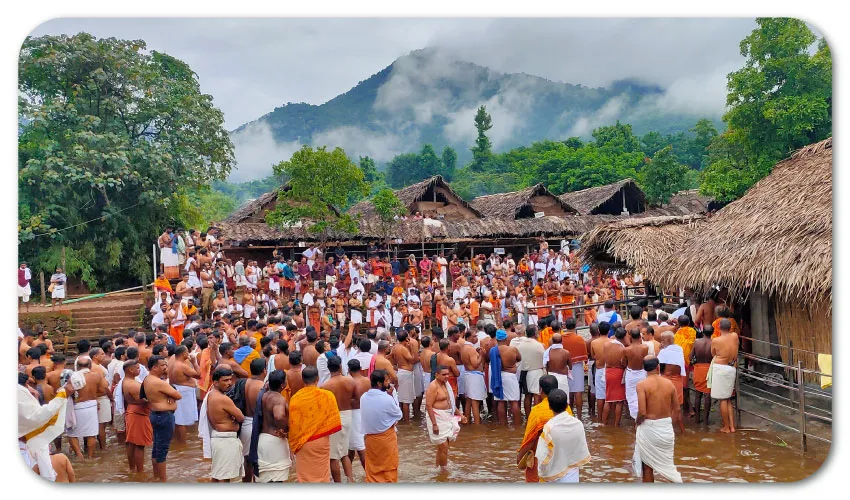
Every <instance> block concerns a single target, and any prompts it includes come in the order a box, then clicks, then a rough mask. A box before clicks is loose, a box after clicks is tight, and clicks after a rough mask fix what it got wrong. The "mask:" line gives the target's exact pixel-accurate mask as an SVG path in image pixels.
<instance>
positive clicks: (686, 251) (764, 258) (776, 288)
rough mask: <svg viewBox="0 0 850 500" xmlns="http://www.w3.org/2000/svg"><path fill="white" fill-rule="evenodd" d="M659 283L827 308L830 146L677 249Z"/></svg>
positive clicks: (786, 169) (781, 173) (785, 165)
mask: <svg viewBox="0 0 850 500" xmlns="http://www.w3.org/2000/svg"><path fill="white" fill-rule="evenodd" d="M670 268H671V271H670V273H668V274H666V275H665V276H663V277H662V278H663V279H662V280H661V281H660V283H661V284H662V285H670V286H685V287H689V288H693V289H696V290H706V289H708V287H710V286H712V285H719V286H725V287H728V288H729V290H730V292H731V293H732V294H733V295H742V294H745V293H747V292H748V291H749V290H750V289H754V288H757V289H759V290H761V291H763V292H765V293H769V294H774V295H776V296H778V297H779V298H783V299H787V300H789V301H792V302H794V301H801V302H802V303H804V304H808V305H813V304H816V303H821V304H822V303H824V302H826V303H830V302H831V301H832V138H829V139H826V140H824V141H821V142H818V143H816V144H812V145H809V146H806V147H804V148H802V149H800V150H799V151H797V152H795V153H794V154H793V155H791V157H790V158H788V159H786V160H784V161H782V162H780V163H778V164H777V165H776V166H775V167H774V168H773V171H772V172H771V174H770V175H768V176H767V177H765V178H764V179H762V180H760V181H759V182H758V183H756V185H754V186H753V187H751V188H750V189H749V190H748V191H747V192H746V193H745V194H744V196H742V197H741V198H740V199H738V200H736V201H734V202H732V203H730V204H729V205H727V206H726V207H724V208H723V209H721V210H720V211H718V212H717V213H716V214H715V215H714V216H713V217H711V218H710V219H709V220H708V221H707V222H706V223H705V225H703V226H702V227H701V228H700V231H699V234H694V235H692V237H691V238H690V240H689V241H688V242H687V243H686V244H685V245H682V246H681V247H680V249H679V251H677V252H676V253H675V255H674V256H673V258H672V259H671V267H670Z"/></svg>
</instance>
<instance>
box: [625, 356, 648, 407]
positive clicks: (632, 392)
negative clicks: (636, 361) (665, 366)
mask: <svg viewBox="0 0 850 500" xmlns="http://www.w3.org/2000/svg"><path fill="white" fill-rule="evenodd" d="M645 378H646V372H645V371H643V370H632V369H631V368H626V401H627V402H628V403H629V415H631V416H632V418H637V414H638V395H637V385H638V382H640V381H641V380H643V379H645Z"/></svg>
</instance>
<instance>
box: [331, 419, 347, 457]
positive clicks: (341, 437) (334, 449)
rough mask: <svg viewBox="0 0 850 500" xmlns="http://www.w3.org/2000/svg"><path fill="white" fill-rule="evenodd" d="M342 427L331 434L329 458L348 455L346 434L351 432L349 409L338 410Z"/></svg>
mask: <svg viewBox="0 0 850 500" xmlns="http://www.w3.org/2000/svg"><path fill="white" fill-rule="evenodd" d="M339 419H340V421H341V422H342V429H340V430H338V431H337V432H334V433H333V434H331V460H339V459H340V458H342V457H344V456H346V455H348V436H349V434H350V433H351V410H343V411H341V412H339Z"/></svg>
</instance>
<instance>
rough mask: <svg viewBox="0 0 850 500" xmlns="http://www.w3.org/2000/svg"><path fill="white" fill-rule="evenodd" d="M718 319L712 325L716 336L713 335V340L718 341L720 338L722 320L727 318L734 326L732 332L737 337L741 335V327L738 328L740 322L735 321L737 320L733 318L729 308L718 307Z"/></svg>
mask: <svg viewBox="0 0 850 500" xmlns="http://www.w3.org/2000/svg"><path fill="white" fill-rule="evenodd" d="M716 314H717V318H716V319H715V320H714V322H713V323H711V326H712V327H713V328H714V334H712V335H711V338H713V339H716V338H717V337H719V336H720V320H722V319H723V318H726V319H728V320H729V323H730V324H731V325H732V328H731V330H730V331H731V332H732V333H735V334H737V335H741V327H740V326H738V322H737V321H735V318H733V317H732V311H730V310H729V308H728V307H726V306H724V305H720V306H717V313H716Z"/></svg>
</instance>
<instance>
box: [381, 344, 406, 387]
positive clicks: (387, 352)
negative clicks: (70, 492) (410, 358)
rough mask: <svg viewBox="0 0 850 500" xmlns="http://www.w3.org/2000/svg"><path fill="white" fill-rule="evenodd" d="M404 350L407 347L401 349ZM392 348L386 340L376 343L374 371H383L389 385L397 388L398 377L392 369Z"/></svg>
mask: <svg viewBox="0 0 850 500" xmlns="http://www.w3.org/2000/svg"><path fill="white" fill-rule="evenodd" d="M403 348H404V349H406V348H407V347H403ZM393 349H394V347H393V345H392V344H390V342H389V341H387V340H380V341H378V352H377V353H376V354H375V370H385V371H386V372H387V376H388V377H389V378H390V383H391V384H392V385H394V386H395V387H396V388H398V375H397V374H396V372H395V369H393V363H392V360H391V358H392V351H393Z"/></svg>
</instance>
